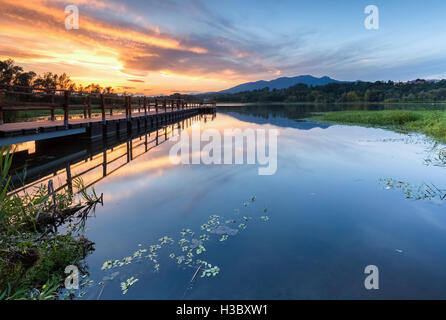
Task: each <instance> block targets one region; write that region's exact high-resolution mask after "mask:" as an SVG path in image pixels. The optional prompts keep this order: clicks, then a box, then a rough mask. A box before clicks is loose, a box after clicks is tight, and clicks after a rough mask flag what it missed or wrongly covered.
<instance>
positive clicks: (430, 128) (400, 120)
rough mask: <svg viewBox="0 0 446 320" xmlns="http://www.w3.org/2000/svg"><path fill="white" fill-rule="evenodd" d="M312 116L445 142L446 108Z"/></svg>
mask: <svg viewBox="0 0 446 320" xmlns="http://www.w3.org/2000/svg"><path fill="white" fill-rule="evenodd" d="M314 118H315V119H317V120H320V121H326V122H334V123H342V124H353V125H365V126H373V127H381V128H386V129H392V130H396V131H399V132H417V133H423V134H425V135H427V136H429V137H432V138H434V139H436V140H437V141H439V142H446V110H432V111H427V110H419V111H412V110H410V111H409V110H382V111H337V112H327V113H320V114H317V115H315V116H314Z"/></svg>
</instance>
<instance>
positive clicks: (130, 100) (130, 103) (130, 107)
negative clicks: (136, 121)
mask: <svg viewBox="0 0 446 320" xmlns="http://www.w3.org/2000/svg"><path fill="white" fill-rule="evenodd" d="M128 99H129V103H128V106H129V119H131V118H132V96H129V98H128Z"/></svg>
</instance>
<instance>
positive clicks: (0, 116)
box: [0, 91, 3, 125]
mask: <svg viewBox="0 0 446 320" xmlns="http://www.w3.org/2000/svg"><path fill="white" fill-rule="evenodd" d="M2 103H3V91H0V125H2V124H3V105H2Z"/></svg>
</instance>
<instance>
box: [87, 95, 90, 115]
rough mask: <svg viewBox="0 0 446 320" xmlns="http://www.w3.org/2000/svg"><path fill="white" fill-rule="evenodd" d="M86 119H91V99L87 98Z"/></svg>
mask: <svg viewBox="0 0 446 320" xmlns="http://www.w3.org/2000/svg"><path fill="white" fill-rule="evenodd" d="M87 106H88V119H91V97H90V96H87Z"/></svg>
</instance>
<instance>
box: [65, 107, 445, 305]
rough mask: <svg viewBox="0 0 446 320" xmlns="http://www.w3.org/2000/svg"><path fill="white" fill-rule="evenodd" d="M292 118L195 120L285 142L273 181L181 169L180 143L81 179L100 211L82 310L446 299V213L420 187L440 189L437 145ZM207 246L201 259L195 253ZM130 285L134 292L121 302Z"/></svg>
mask: <svg viewBox="0 0 446 320" xmlns="http://www.w3.org/2000/svg"><path fill="white" fill-rule="evenodd" d="M298 108H299V106H294V107H293V106H291V107H286V108H285V107H268V108H266V107H255V106H251V107H246V106H245V107H227V108H219V109H218V112H217V114H216V117H215V118H214V119H211V118H209V116H207V117H206V121H205V118H204V117H202V118H195V119H194V121H199V122H200V123H201V129H202V130H205V129H209V128H212V129H217V130H219V131H220V132H222V131H223V130H224V129H230V128H239V129H242V130H244V129H247V128H251V129H277V130H278V131H279V136H278V140H277V141H278V144H277V150H278V158H277V172H276V174H274V175H270V176H260V175H258V166H257V165H248V164H245V165H204V164H200V165H174V164H172V163H171V162H170V160H169V150H170V148H171V147H172V146H173V145H174V143H175V142H173V141H166V142H165V143H163V144H161V145H159V146H156V147H153V148H148V149H149V151H148V152H146V149H145V144H144V143H142V144H141V141H144V139H142V140H141V139H139V138H137V139H134V140H133V141H132V146H131V147H133V158H134V159H133V160H132V161H130V162H129V163H127V158H126V157H124V156H123V158H122V159H125V160H122V161H121V162H122V163H121V162H120V160H117V162H119V164H114V166H115V168H118V167H119V169H116V170H115V171H114V172H112V173H108V174H107V175H106V176H105V177H102V172H103V171H102V170H103V168H102V167H100V166H99V167H98V168H97V169H95V170H92V171H90V172H89V173H88V174H86V176H85V179H86V180H87V182H90V181H98V182H96V183H95V184H94V187H95V189H96V192H98V193H103V194H104V205H103V206H102V207H98V208H97V209H96V212H95V215H94V217H91V218H90V219H89V220H88V221H87V226H86V228H87V233H86V237H87V238H88V239H89V240H91V241H93V242H94V243H95V249H96V250H95V251H94V252H93V253H92V254H90V255H89V256H88V257H87V258H86V263H87V264H88V267H87V270H88V272H89V276H88V278H86V279H85V280H87V279H90V280H93V281H94V282H93V284H92V285H91V286H84V287H83V288H82V289H81V291H82V292H85V295H84V296H83V297H82V299H97V298H98V297H100V299H352V298H353V299H356V298H358V299H376V298H380V299H400V298H401V299H406V298H422V299H423V298H442V299H446V273H445V272H444V270H445V269H446V212H445V205H444V201H442V200H441V199H440V196H439V195H438V196H437V194H433V195H431V196H429V192H431V191H426V190H428V189H427V188H426V187H425V185H423V183H426V184H433V185H435V186H436V187H437V188H439V189H441V188H446V179H445V174H446V168H444V167H441V166H436V165H435V163H430V164H429V163H428V164H427V163H426V161H425V160H426V159H427V158H429V159H431V158H434V157H435V152H434V151H430V148H432V146H433V143H432V142H431V141H430V140H429V139H425V138H424V137H422V136H420V135H410V136H408V135H404V134H398V133H395V132H392V131H387V130H382V129H376V128H365V127H358V126H342V125H331V124H321V123H315V122H311V121H305V120H303V119H302V118H304V117H305V116H306V115H305V113H302V112H298V111H296V110H298ZM190 130H191V128H190V127H189V128H187V129H184V130H183V131H182V134H184V133H185V132H189V133H190ZM152 137H153V135H152ZM128 146H129V144H123V145H122V146H120V147H116V148H115V149H114V150H113V151H109V152H110V155H113V154H116V153H118V152H120V151H119V150H121V149H122V150H124V151H123V153H122V154H123V155H124V154H125V150H126V147H127V148H128ZM127 150H128V149H127ZM437 150H438V146H437ZM99 156H101V154H99ZM99 156H98V157H99ZM95 161H96V162H97V163H100V158H97V159H96V158H92V159H91V160H88V161H86V162H82V163H80V164H78V166H77V167H73V168H72V171H76V170H81V168H82V167H88V166H89V165H91V163H93V162H95ZM109 171H110V172H111V171H112V169H110V168H109ZM60 174H62V173H60ZM98 178H99V179H98ZM61 179H63V178H61ZM383 179H384V180H383ZM385 179H392V180H385ZM400 182H401V183H400ZM402 183H404V184H402ZM406 183H407V185H406ZM399 187H404V188H406V189H404V188H399ZM433 188H434V187H432V189H433ZM403 189H404V190H406V191H407V189H410V190H411V191H410V192H411V193H410V194H409V197H408V196H407V194H408V193H407V192H405V191H404V190H403ZM438 193H439V194H440V193H441V192H438ZM426 194H427V195H428V196H425V195H426ZM253 197H255V199H254V198H253ZM417 197H420V198H422V199H417ZM210 216H214V217H212V218H210ZM215 216H218V217H215ZM233 220H234V221H233ZM218 223H219V225H217V224H218ZM203 224H206V225H205V226H203ZM184 229H186V230H184ZM187 229H190V231H189V230H187ZM202 229H204V230H202ZM182 231H184V233H185V234H183V235H182V234H181V232H182ZM192 232H193V233H194V234H193V236H192V234H191V233H192ZM202 235H203V236H204V240H203V239H200V236H202ZM225 235H226V236H225ZM165 236H167V237H168V238H165V241H164V242H166V243H163V244H162V245H161V248H159V247H152V251H153V252H150V246H151V245H155V244H160V243H161V242H160V241H159V239H160V238H162V237H165ZM226 238H227V239H226ZM170 239H172V240H173V241H174V243H173V244H171V241H170ZM181 239H184V240H183V242H182V243H181V244H179V243H178V242H179V241H180V240H181ZM187 241H189V242H187ZM200 244H201V245H202V246H203V247H204V248H205V250H206V251H203V252H202V253H201V254H197V249H198V248H199V245H200ZM184 248H186V249H184ZM138 250H141V251H138ZM144 250H147V251H144ZM183 250H184V251H183ZM135 252H137V253H136V254H135V255H134V253H135ZM189 252H191V253H192V254H193V257H192V256H191V260H189V261H188V260H187V258H188V257H187V254H188V253H189ZM138 253H139V254H140V255H141V256H142V257H141V258H138ZM151 253H152V254H153V253H155V254H156V256H155V255H152V256H151V258H147V257H146V256H148V255H149V254H151ZM171 254H173V255H172V256H170V255H171ZM129 256H131V257H132V261H131V262H130V261H128V262H130V263H128V264H124V265H123V266H115V267H112V268H110V269H108V268H103V269H105V270H101V268H102V267H103V265H104V262H105V261H108V260H115V259H117V260H120V261H122V259H123V258H125V257H129ZM179 257H180V261H179V260H178V258H179ZM182 257H184V259H183V258H182ZM197 259H199V260H202V261H206V262H207V263H209V264H211V265H212V266H211V267H205V265H204V264H202V263H201V262H200V261H197ZM129 260H130V259H129ZM153 260H155V262H154V261H153ZM181 260H182V261H181ZM178 262H181V263H178ZM186 263H188V264H186ZM199 265H201V266H202V267H201V268H200V269H199V270H198V271H197V269H198V267H199ZM368 265H375V266H377V267H378V268H379V290H366V289H365V287H364V280H365V278H366V276H367V275H365V274H364V269H365V267H366V266H368ZM214 266H218V268H219V271H218V272H214V274H210V276H207V275H205V276H204V277H201V276H202V274H203V271H205V270H206V269H211V268H212V267H214ZM157 268H159V270H155V269H157ZM213 270H214V271H216V270H217V269H213ZM209 272H210V273H212V271H210V270H209ZM194 274H196V276H195V278H194V281H193V282H192V283H191V279H192V278H193V277H194ZM131 277H134V278H135V279H138V281H137V282H135V283H134V284H133V285H132V286H130V287H129V288H128V292H126V294H123V290H122V288H121V282H125V281H126V280H127V279H129V278H131ZM85 280H83V281H85ZM99 282H103V285H102V283H101V285H98V283H99ZM78 293H79V292H76V294H78ZM81 295H82V294H81Z"/></svg>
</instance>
